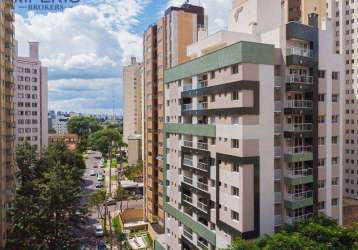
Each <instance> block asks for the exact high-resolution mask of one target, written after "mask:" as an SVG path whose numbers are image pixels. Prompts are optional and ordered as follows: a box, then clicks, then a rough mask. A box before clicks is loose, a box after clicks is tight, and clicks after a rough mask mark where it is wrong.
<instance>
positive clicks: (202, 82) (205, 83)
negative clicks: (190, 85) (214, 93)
mask: <svg viewBox="0 0 358 250" xmlns="http://www.w3.org/2000/svg"><path fill="white" fill-rule="evenodd" d="M207 86H208V80H199V81H198V87H197V89H202V88H206V87H207Z"/></svg>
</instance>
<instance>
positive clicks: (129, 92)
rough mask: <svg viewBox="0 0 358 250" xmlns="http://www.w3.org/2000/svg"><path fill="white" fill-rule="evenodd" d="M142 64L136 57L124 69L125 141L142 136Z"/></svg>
mask: <svg viewBox="0 0 358 250" xmlns="http://www.w3.org/2000/svg"><path fill="white" fill-rule="evenodd" d="M142 105H143V103H142V64H141V63H139V62H137V59H136V58H135V57H132V58H131V62H130V64H129V65H127V66H125V67H123V141H124V142H125V143H128V137H130V136H134V135H141V134H142Z"/></svg>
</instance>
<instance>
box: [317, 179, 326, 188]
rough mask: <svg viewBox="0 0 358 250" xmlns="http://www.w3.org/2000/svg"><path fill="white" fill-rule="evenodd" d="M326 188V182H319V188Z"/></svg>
mask: <svg viewBox="0 0 358 250" xmlns="http://www.w3.org/2000/svg"><path fill="white" fill-rule="evenodd" d="M325 186H326V181H325V180H318V188H324V187H325Z"/></svg>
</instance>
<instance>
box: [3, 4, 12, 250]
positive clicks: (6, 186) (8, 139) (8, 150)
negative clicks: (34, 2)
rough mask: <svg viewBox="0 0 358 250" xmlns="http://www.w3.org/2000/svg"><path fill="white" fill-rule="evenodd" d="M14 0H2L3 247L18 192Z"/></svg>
mask: <svg viewBox="0 0 358 250" xmlns="http://www.w3.org/2000/svg"><path fill="white" fill-rule="evenodd" d="M13 10H14V1H12V0H3V1H0V33H1V36H0V51H1V54H2V55H3V56H1V58H0V81H1V87H0V92H1V94H0V103H1V111H0V117H1V125H0V130H1V135H2V136H1V139H0V174H1V181H0V189H1V190H0V191H1V195H0V206H1V207H0V216H1V217H0V248H2V247H4V245H5V242H6V231H7V229H8V224H7V220H6V210H7V208H8V206H9V204H10V203H11V200H12V198H13V195H14V192H15V119H14V113H15V110H14V100H13V98H14V89H15V87H14V76H13V71H14V56H15V55H14V54H15V40H14V32H15V30H14V24H13V23H14V13H13Z"/></svg>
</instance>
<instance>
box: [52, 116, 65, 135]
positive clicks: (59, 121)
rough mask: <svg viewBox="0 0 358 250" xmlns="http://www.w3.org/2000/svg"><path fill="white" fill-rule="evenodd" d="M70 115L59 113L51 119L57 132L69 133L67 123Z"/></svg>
mask: <svg viewBox="0 0 358 250" xmlns="http://www.w3.org/2000/svg"><path fill="white" fill-rule="evenodd" d="M69 120H70V117H69V116H67V115H57V116H56V118H54V119H51V125H52V128H53V129H54V130H55V131H56V134H67V133H68V130H67V124H68V121H69Z"/></svg>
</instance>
